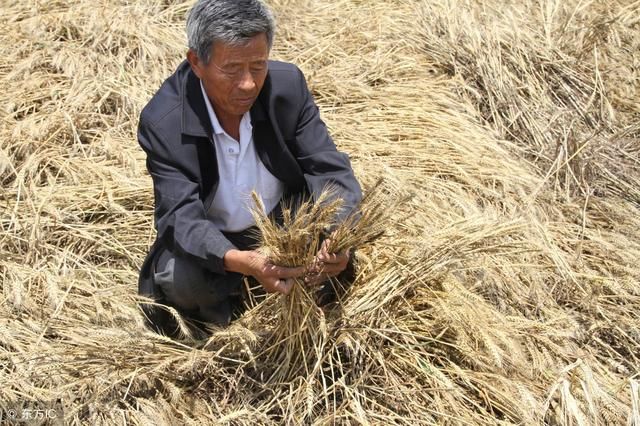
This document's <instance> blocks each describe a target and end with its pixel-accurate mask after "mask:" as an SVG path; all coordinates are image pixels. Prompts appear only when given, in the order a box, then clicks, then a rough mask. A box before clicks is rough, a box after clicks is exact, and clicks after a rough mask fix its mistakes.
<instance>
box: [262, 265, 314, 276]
mask: <svg viewBox="0 0 640 426" xmlns="http://www.w3.org/2000/svg"><path fill="white" fill-rule="evenodd" d="M269 272H270V275H275V276H277V277H278V278H285V279H286V278H298V277H300V276H302V275H304V273H305V272H306V268H305V267H304V266H297V267H295V268H285V267H284V266H276V267H275V268H274V269H272V270H271V271H269Z"/></svg>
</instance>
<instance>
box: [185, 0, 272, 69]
mask: <svg viewBox="0 0 640 426" xmlns="http://www.w3.org/2000/svg"><path fill="white" fill-rule="evenodd" d="M274 30H275V21H274V19H273V14H272V13H271V11H270V10H269V8H268V7H267V6H266V5H265V4H264V3H263V2H262V1H260V0H198V2H197V3H196V4H195V5H194V6H193V8H191V11H190V12H189V17H188V18H187V38H188V40H189V48H190V49H193V50H194V51H195V52H196V54H197V55H198V58H200V59H201V60H202V61H204V63H205V64H208V63H209V60H210V59H211V48H212V47H213V44H214V43H215V42H223V43H229V44H232V45H241V44H243V43H245V42H247V41H248V40H249V39H250V38H251V37H253V36H255V35H257V34H260V33H265V34H266V36H267V43H268V46H269V49H271V46H272V44H273V33H274Z"/></svg>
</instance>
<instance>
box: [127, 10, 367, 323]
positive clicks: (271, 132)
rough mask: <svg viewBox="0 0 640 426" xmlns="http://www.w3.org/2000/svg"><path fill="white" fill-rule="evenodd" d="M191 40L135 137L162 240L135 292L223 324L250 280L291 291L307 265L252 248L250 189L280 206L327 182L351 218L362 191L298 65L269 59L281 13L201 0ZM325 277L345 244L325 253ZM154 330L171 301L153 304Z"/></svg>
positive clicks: (338, 264) (337, 264) (340, 260)
mask: <svg viewBox="0 0 640 426" xmlns="http://www.w3.org/2000/svg"><path fill="white" fill-rule="evenodd" d="M187 34H188V42H189V49H188V51H187V58H186V60H185V61H184V62H183V63H181V64H180V65H179V66H178V68H177V69H176V71H175V73H174V74H173V75H171V76H170V77H169V78H168V79H167V80H166V81H165V82H164V84H163V85H162V86H161V87H160V89H159V90H158V91H157V93H156V94H155V95H154V96H153V98H152V99H151V100H150V101H149V103H148V104H147V105H146V106H145V108H144V109H143V111H142V113H141V115H140V123H139V130H138V141H139V143H140V145H141V147H142V148H143V149H144V151H145V152H146V154H147V168H148V170H149V173H150V174H151V177H152V179H153V189H154V195H155V227H156V230H157V239H156V241H155V243H154V244H153V246H152V247H151V250H150V252H149V254H148V255H147V258H146V259H145V262H144V264H143V266H142V268H141V271H140V279H139V293H140V294H142V295H145V296H149V297H152V298H153V299H155V300H156V301H157V302H158V303H162V304H166V305H168V306H172V307H174V308H176V309H177V310H178V311H180V312H181V313H183V314H184V315H186V316H189V317H192V318H194V319H197V320H202V321H207V322H213V323H216V324H218V325H227V324H228V323H229V322H230V321H231V320H232V319H233V318H234V317H235V316H236V315H237V314H238V311H239V310H241V308H240V306H241V305H242V303H241V302H242V297H241V294H242V278H243V276H247V277H253V279H255V281H257V282H258V283H259V284H260V285H261V286H262V288H263V290H264V291H266V292H268V293H273V292H279V293H283V294H287V293H288V292H289V291H290V290H291V286H292V282H293V280H292V279H293V278H296V277H300V276H301V275H302V274H304V273H305V270H304V268H303V267H294V268H285V267H282V266H278V265H273V264H272V263H270V262H269V260H268V259H267V258H266V257H264V256H263V255H261V254H260V253H259V252H257V251H255V250H254V249H255V248H256V241H255V223H254V221H253V218H252V216H251V213H250V208H251V204H252V202H251V197H250V193H251V192H252V191H254V190H255V191H256V192H257V194H258V195H259V196H260V197H261V199H262V201H263V203H264V206H265V209H266V211H267V212H271V213H273V214H274V215H276V216H277V213H278V209H279V208H280V205H281V202H282V201H283V200H289V199H302V198H304V197H306V196H310V197H312V198H317V197H318V195H319V194H320V192H321V191H322V190H323V189H324V188H325V187H327V186H328V185H330V186H332V187H334V188H337V194H338V195H339V196H340V197H341V198H342V199H343V200H344V202H345V208H344V209H343V210H342V214H343V215H344V216H346V215H348V214H349V213H350V211H351V210H352V209H353V208H355V206H356V205H357V203H358V202H359V201H360V199H361V196H362V195H361V189H360V186H359V184H358V182H357V181H356V179H355V177H354V174H353V171H352V169H351V165H350V162H349V158H348V156H347V155H346V154H344V153H341V152H339V151H337V149H336V146H335V144H334V143H333V141H332V139H331V137H330V136H329V134H328V132H327V129H326V126H325V125H324V123H323V122H322V120H321V119H320V116H319V112H318V107H317V106H316V104H315V103H314V100H313V98H312V96H311V94H310V92H309V89H308V88H307V85H306V82H305V78H304V76H303V74H302V73H301V71H300V70H299V69H298V68H297V67H296V66H295V65H292V64H288V63H283V62H277V61H271V60H269V52H270V49H271V45H272V43H273V34H274V20H273V17H272V15H271V13H270V11H269V10H268V9H267V8H266V6H265V5H264V4H262V2H261V1H259V0H200V1H198V2H197V3H196V4H195V6H194V7H193V8H192V10H191V12H190V13H189V17H188V19H187ZM318 261H319V262H321V263H322V268H321V272H319V274H320V275H318V276H317V277H315V278H314V279H315V281H317V282H318V283H321V282H323V281H325V280H326V279H327V278H328V277H331V276H336V275H338V274H340V273H343V271H344V270H345V269H346V268H347V266H348V264H349V255H348V253H345V252H343V253H326V252H321V253H318ZM145 312H146V313H147V315H148V317H149V318H150V320H151V322H152V325H153V326H154V327H155V328H156V329H157V330H162V331H165V327H166V321H167V319H168V316H166V315H163V312H164V311H163V310H158V309H152V308H150V307H149V306H146V307H145Z"/></svg>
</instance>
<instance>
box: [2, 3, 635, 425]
mask: <svg viewBox="0 0 640 426" xmlns="http://www.w3.org/2000/svg"><path fill="white" fill-rule="evenodd" d="M271 3H272V5H273V7H274V9H275V11H276V13H277V16H278V20H279V30H278V31H279V32H278V35H277V41H276V45H275V49H274V52H273V54H274V56H275V57H277V58H279V59H285V60H290V61H293V62H295V63H297V64H299V65H300V67H301V68H302V69H303V70H304V71H305V73H306V75H307V77H308V80H309V84H310V87H311V88H312V89H313V92H314V94H315V96H316V99H317V101H318V103H319V105H320V107H321V111H322V114H323V117H324V119H325V121H326V122H327V124H328V126H329V128H330V130H331V132H332V134H333V136H334V138H335V140H336V142H337V143H338V145H339V146H340V148H341V149H343V150H345V151H347V152H349V153H350V154H351V157H352V161H353V164H354V167H355V170H356V174H357V175H358V177H359V179H360V180H361V182H362V183H363V186H364V187H365V188H372V187H374V185H375V183H376V182H378V179H379V178H381V177H382V178H384V179H385V182H386V185H387V188H388V189H390V190H391V192H393V194H394V195H395V196H396V197H399V198H401V199H405V202H403V203H402V204H400V205H398V206H396V207H393V208H391V207H390V208H388V209H387V210H385V212H384V213H385V214H384V216H383V217H382V218H378V221H377V222H376V223H377V224H378V225H380V226H384V228H385V233H384V235H383V236H382V237H381V238H379V239H378V240H376V241H375V242H374V243H373V244H369V245H367V246H366V247H364V248H362V249H361V250H359V251H358V261H359V262H358V264H359V267H358V271H357V277H356V281H355V283H354V285H353V286H352V287H351V288H350V289H349V291H348V292H347V294H345V296H344V298H343V300H342V303H341V304H340V305H339V307H338V308H337V309H335V310H327V311H326V312H325V311H322V310H314V309H313V307H312V306H310V307H309V309H308V310H307V312H308V317H303V319H304V318H306V319H305V321H306V322H304V323H299V324H298V325H299V327H297V328H296V327H292V324H290V323H288V322H287V318H289V317H288V316H287V315H288V314H290V313H291V309H295V308H294V306H293V304H292V303H291V300H288V301H287V300H286V299H282V298H278V297H269V298H267V299H266V300H265V301H264V302H263V303H261V304H258V305H257V306H255V307H254V308H252V309H251V310H250V311H248V312H247V314H246V315H245V316H244V317H243V318H242V319H241V320H239V321H238V322H236V323H234V324H233V325H232V326H231V327H229V328H228V329H225V330H213V334H212V336H211V337H210V338H208V339H207V338H205V339H202V338H198V336H195V335H193V336H191V337H189V336H185V338H183V339H169V338H167V337H163V336H160V335H156V334H153V333H151V332H149V331H147V330H146V329H145V327H144V324H143V318H142V315H141V312H140V311H139V309H138V308H137V299H136V296H135V293H136V279H137V268H138V267H139V266H140V264H141V262H142V259H143V256H144V254H145V252H146V249H147V247H148V245H149V243H150V242H151V240H152V237H153V228H152V206H153V200H152V191H151V181H150V179H149V178H148V176H147V175H146V173H145V169H144V157H143V153H142V151H141V150H140V149H139V148H138V145H137V143H136V140H135V130H136V126H137V116H138V113H139V111H140V109H141V107H142V106H143V105H144V104H145V102H146V101H147V100H148V99H149V98H150V96H151V94H152V93H153V91H154V90H155V89H156V88H157V87H158V86H159V84H160V83H161V82H162V80H163V78H165V77H166V76H168V75H169V74H170V72H171V71H172V69H173V68H174V67H175V66H176V65H177V64H178V63H179V61H180V60H181V58H182V56H183V54H184V50H185V49H184V43H185V40H184V35H183V34H184V33H183V30H182V28H183V25H184V15H185V12H186V11H187V10H188V8H189V6H190V3H189V2H188V3H181V2H179V1H171V0H169V1H160V0H141V1H136V2H129V1H118V0H111V1H106V0H105V1H97V2H96V1H88V0H75V1H71V0H56V1H36V0H27V1H23V2H7V1H5V2H2V6H1V9H0V21H1V24H2V25H1V26H0V27H1V28H2V30H1V33H0V50H1V53H2V55H1V56H0V118H1V120H0V180H1V181H2V187H1V190H0V206H1V207H0V209H1V210H0V277H1V282H2V299H1V303H0V318H1V319H0V341H1V342H2V343H1V345H0V347H1V349H0V360H1V361H0V366H1V367H2V368H1V370H0V384H1V386H0V405H2V408H3V409H8V408H15V407H17V406H18V405H19V404H21V403H24V402H25V401H35V400H41V401H57V400H59V401H61V403H62V404H63V406H64V414H65V418H66V422H67V423H69V424H80V423H87V424H113V423H116V422H117V423H122V422H127V423H130V424H171V425H173V424H185V423H214V424H215V423H220V424H248V425H249V424H250V425H253V424H282V423H290V424H298V423H303V424H310V423H314V424H316V423H318V424H325V423H328V424H334V423H338V424H343V423H344V424H346V423H363V424H365V423H374V424H411V425H415V424H430V423H437V424H497V423H499V424H541V423H547V424H567V425H569V424H575V425H589V424H594V425H595V424H622V425H623V424H635V425H639V424H640V375H639V373H640V350H639V349H638V348H639V347H640V332H639V330H640V309H639V308H640V285H639V282H640V265H639V264H638V259H640V215H639V209H640V142H639V139H638V138H639V137H640V128H639V125H638V123H639V122H640V107H639V105H640V102H639V100H640V99H639V98H640V92H639V78H640V77H639V72H640V70H639V66H640V53H639V52H640V2H637V1H635V2H633V1H629V0H625V1H623V0H608V1H603V2H595V1H578V0H567V1H560V0H535V1H534V0H525V1H518V2H516V1H507V2H499V1H494V0H491V1H472V0H467V1H465V0H433V1H424V2H422V1H386V0H385V1H383V0H370V1H357V0H339V1H333V0H331V1H329V0H317V1H305V0H274V1H272V2H271ZM295 294H299V293H295ZM306 306H309V305H308V304H307V305H306ZM301 312H302V314H305V313H304V312H303V311H299V312H298V314H300V313H301ZM298 318H300V317H298ZM301 325H304V326H301ZM287 327H289V328H287ZM285 328H287V329H286V330H285ZM287 330H288V331H287ZM301 333H303V334H301ZM293 339H298V340H295V341H294V340H293ZM305 339H306V340H305Z"/></svg>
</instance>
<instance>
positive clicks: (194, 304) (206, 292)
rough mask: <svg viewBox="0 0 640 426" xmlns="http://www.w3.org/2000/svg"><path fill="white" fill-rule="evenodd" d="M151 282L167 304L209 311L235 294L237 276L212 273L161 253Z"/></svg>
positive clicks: (193, 263) (168, 254)
mask: <svg viewBox="0 0 640 426" xmlns="http://www.w3.org/2000/svg"><path fill="white" fill-rule="evenodd" d="M154 281H155V283H156V284H157V285H158V286H160V288H161V289H162V292H163V293H164V295H165V297H166V300H167V302H169V303H170V304H172V305H174V306H175V307H177V308H181V309H184V310H190V311H191V310H196V311H198V310H199V311H202V310H203V309H208V310H210V309H211V308H212V307H214V306H224V304H225V302H226V301H227V299H228V298H229V296H230V295H234V294H238V293H239V291H240V285H241V281H242V277H241V276H240V275H239V274H234V273H229V274H226V275H218V274H214V273H212V272H210V271H207V270H206V269H204V268H202V267H201V266H200V265H198V264H197V263H196V262H193V261H190V260H189V259H187V258H184V257H182V256H176V255H175V254H174V253H172V252H171V251H169V250H164V251H163V253H161V254H160V257H159V259H158V263H157V267H156V271H155V273H154Z"/></svg>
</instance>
